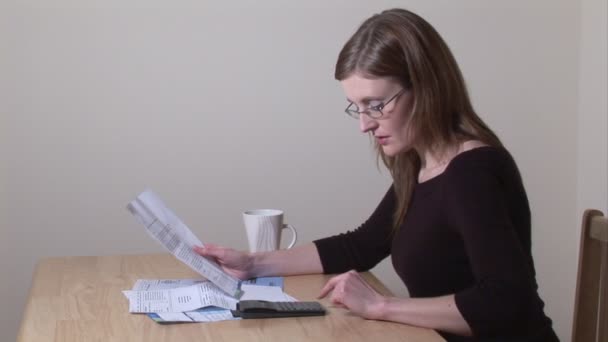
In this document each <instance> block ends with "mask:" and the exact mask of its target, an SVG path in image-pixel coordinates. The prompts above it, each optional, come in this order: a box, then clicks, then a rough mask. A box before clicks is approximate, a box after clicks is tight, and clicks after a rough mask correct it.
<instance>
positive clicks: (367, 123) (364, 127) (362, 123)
mask: <svg viewBox="0 0 608 342" xmlns="http://www.w3.org/2000/svg"><path fill="white" fill-rule="evenodd" d="M376 127H378V121H376V120H375V119H372V118H370V117H369V115H367V114H365V113H361V115H360V116H359V128H360V129H361V132H362V133H367V132H369V131H371V130H373V129H375V128H376Z"/></svg>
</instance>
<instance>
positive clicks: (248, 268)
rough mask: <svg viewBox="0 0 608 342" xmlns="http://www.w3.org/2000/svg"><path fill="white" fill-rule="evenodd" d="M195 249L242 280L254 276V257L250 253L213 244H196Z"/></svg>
mask: <svg viewBox="0 0 608 342" xmlns="http://www.w3.org/2000/svg"><path fill="white" fill-rule="evenodd" d="M194 251H195V252H196V253H198V254H200V255H201V256H204V257H206V258H209V259H211V260H213V261H215V262H217V263H218V264H219V265H220V266H221V267H222V269H223V270H224V272H226V273H228V274H230V275H232V276H234V277H237V278H239V279H241V280H246V279H250V278H253V277H254V276H255V275H254V274H252V273H253V257H252V255H251V254H250V253H246V252H241V251H237V250H235V249H232V248H226V247H222V246H218V245H213V244H210V243H208V244H205V246H204V247H199V246H196V247H194Z"/></svg>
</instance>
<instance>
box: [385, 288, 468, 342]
mask: <svg viewBox="0 0 608 342" xmlns="http://www.w3.org/2000/svg"><path fill="white" fill-rule="evenodd" d="M378 311H379V312H378V316H377V317H378V319H380V320H385V321H392V322H400V323H405V324H409V325H414V326H419V327H425V328H431V329H435V330H440V331H445V332H449V333H453V334H457V335H465V336H470V335H471V334H472V331H471V327H470V326H469V324H468V323H467V322H466V321H465V320H464V317H462V314H461V313H460V311H459V310H458V308H457V307H456V302H455V300H454V295H447V296H441V297H434V298H396V297H385V300H384V301H383V303H382V304H381V305H379V308H378Z"/></svg>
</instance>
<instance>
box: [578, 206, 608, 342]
mask: <svg viewBox="0 0 608 342" xmlns="http://www.w3.org/2000/svg"><path fill="white" fill-rule="evenodd" d="M572 341H573V342H608V219H607V218H606V217H605V216H604V214H603V213H602V212H601V211H598V210H593V209H589V210H586V211H585V213H584V214H583V222H582V231H581V241H580V250H579V260H578V279H577V282H576V297H575V303H574V324H573V329H572Z"/></svg>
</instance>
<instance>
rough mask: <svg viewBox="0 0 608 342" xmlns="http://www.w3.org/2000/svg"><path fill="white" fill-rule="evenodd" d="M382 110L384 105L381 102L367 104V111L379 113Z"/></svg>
mask: <svg viewBox="0 0 608 342" xmlns="http://www.w3.org/2000/svg"><path fill="white" fill-rule="evenodd" d="M382 108H384V103H382V102H380V103H378V102H376V103H373V102H371V103H370V104H369V109H371V110H375V111H380V110H382Z"/></svg>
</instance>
